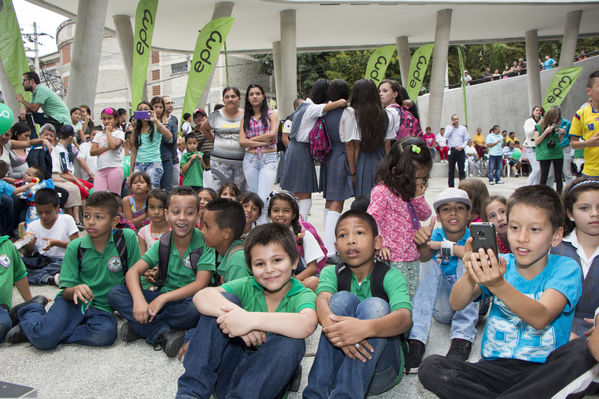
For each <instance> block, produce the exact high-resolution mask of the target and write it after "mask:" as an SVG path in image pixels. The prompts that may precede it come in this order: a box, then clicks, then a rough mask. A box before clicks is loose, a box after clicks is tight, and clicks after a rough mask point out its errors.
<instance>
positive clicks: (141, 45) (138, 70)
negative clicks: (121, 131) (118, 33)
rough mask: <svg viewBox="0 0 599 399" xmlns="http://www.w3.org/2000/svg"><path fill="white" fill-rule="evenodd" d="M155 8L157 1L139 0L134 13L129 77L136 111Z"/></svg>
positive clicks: (153, 23)
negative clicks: (133, 37) (131, 59)
mask: <svg viewBox="0 0 599 399" xmlns="http://www.w3.org/2000/svg"><path fill="white" fill-rule="evenodd" d="M157 8H158V0H140V1H139V3H138V4H137V10H136V11H135V30H134V35H135V39H134V42H133V76H132V77H131V107H132V108H133V109H137V106H138V105H139V103H140V102H141V98H142V96H143V91H144V85H145V84H146V75H147V74H148V62H149V61H150V52H151V51H152V35H153V34H154V25H155V24H156V10H157Z"/></svg>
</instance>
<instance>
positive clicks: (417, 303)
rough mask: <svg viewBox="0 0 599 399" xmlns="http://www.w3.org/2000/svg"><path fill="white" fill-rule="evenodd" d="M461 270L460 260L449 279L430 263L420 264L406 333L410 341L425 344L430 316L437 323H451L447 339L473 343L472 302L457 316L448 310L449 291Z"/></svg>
mask: <svg viewBox="0 0 599 399" xmlns="http://www.w3.org/2000/svg"><path fill="white" fill-rule="evenodd" d="M464 270H465V269H464V263H463V262H462V261H461V260H458V266H457V269H456V274H452V275H449V276H447V275H445V274H443V271H442V270H441V267H440V266H439V265H438V264H437V262H436V261H435V260H433V259H431V260H429V261H428V262H423V263H421V264H420V278H419V280H418V288H416V293H415V294H414V298H413V299H412V303H413V304H414V308H413V309H412V319H413V321H414V325H413V326H412V331H410V339H417V340H418V341H420V342H423V343H425V344H426V342H427V341H428V336H429V333H430V329H431V323H432V321H433V316H434V317H435V320H437V321H439V322H441V323H444V324H450V323H451V333H450V338H451V339H454V338H461V339H465V340H466V341H470V342H473V341H474V338H475V337H476V323H477V322H478V307H479V304H478V303H474V302H473V303H471V304H469V305H468V306H466V307H465V308H464V309H462V310H460V311H459V312H454V311H453V310H451V307H450V306H449V294H450V293H451V289H452V288H453V285H454V284H455V282H456V281H457V280H458V279H459V278H460V277H461V276H462V274H464Z"/></svg>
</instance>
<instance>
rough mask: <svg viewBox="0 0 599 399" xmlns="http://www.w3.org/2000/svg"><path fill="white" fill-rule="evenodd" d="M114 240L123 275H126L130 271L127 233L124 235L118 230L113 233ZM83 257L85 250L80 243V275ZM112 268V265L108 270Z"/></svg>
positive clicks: (78, 251) (78, 256) (78, 254)
mask: <svg viewBox="0 0 599 399" xmlns="http://www.w3.org/2000/svg"><path fill="white" fill-rule="evenodd" d="M112 239H113V240H114V245H115V247H116V250H117V252H118V254H119V258H120V260H121V270H122V271H123V275H126V274H127V270H129V263H128V257H129V255H128V254H127V241H126V240H125V233H123V230H121V229H116V230H114V232H113V233H112ZM83 255H85V248H83V247H82V246H81V242H80V243H79V248H77V263H78V266H79V273H81V261H82V260H83ZM111 266H112V265H108V268H111ZM111 270H112V269H111Z"/></svg>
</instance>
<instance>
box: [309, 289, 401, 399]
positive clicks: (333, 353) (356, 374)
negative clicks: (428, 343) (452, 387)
mask: <svg viewBox="0 0 599 399" xmlns="http://www.w3.org/2000/svg"><path fill="white" fill-rule="evenodd" d="M329 306H330V307H331V310H332V311H333V313H335V314H336V315H340V316H350V317H356V318H358V319H360V320H367V319H378V318H380V317H383V316H385V315H387V314H389V304H388V303H387V302H385V301H384V300H382V299H380V298H366V299H364V300H363V301H361V302H360V300H359V299H358V297H357V296H355V295H354V294H352V293H350V292H348V291H339V292H337V293H335V294H333V296H332V297H331V300H330V302H329ZM368 342H369V343H370V345H372V347H373V348H374V353H372V359H370V360H367V361H366V363H362V362H361V361H360V360H358V359H350V358H349V357H347V356H345V354H344V353H343V351H342V350H341V349H340V348H337V347H336V346H334V345H333V344H331V342H330V341H329V340H328V338H327V337H326V336H325V335H324V334H322V335H321V336H320V341H319V342H318V350H317V352H316V358H315V359H314V364H313V365H312V369H311V370H310V375H309V376H308V386H307V387H306V389H304V393H303V397H304V398H336V397H343V398H363V397H365V396H366V395H367V394H378V393H381V392H384V391H386V390H388V389H390V388H391V387H393V386H394V385H395V384H397V383H398V382H399V378H401V376H402V375H403V356H402V353H401V344H400V341H399V337H395V338H391V339H389V338H368ZM398 377H399V378H398Z"/></svg>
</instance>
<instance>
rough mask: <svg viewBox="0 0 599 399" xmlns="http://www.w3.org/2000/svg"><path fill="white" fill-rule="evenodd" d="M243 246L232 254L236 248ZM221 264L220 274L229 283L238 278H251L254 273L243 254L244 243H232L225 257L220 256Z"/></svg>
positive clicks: (238, 241)
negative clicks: (232, 250)
mask: <svg viewBox="0 0 599 399" xmlns="http://www.w3.org/2000/svg"><path fill="white" fill-rule="evenodd" d="M238 245H241V248H239V247H237V248H235V252H233V253H232V254H230V256H229V253H230V252H231V249H232V248H234V247H235V246H238ZM218 260H219V261H220V264H219V265H218V274H219V275H221V276H222V278H223V280H224V281H225V282H226V283H228V282H229V281H233V280H237V279H238V278H242V277H248V276H251V275H252V273H251V272H250V269H249V268H248V267H247V264H246V262H245V254H244V252H243V241H241V240H235V241H233V242H232V243H231V246H230V247H229V249H228V250H227V253H225V256H220V255H219V256H218Z"/></svg>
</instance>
